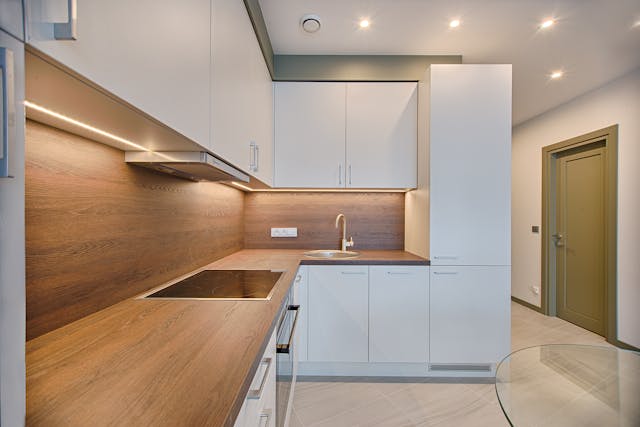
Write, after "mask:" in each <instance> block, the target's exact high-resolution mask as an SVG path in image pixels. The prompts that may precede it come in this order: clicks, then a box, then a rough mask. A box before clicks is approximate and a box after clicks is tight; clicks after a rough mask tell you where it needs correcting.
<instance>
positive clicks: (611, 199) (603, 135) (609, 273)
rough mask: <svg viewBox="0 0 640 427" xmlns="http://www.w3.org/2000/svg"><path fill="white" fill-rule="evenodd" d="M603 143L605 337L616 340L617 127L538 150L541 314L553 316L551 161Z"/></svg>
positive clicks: (610, 127) (619, 343)
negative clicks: (539, 162) (539, 165)
mask: <svg viewBox="0 0 640 427" xmlns="http://www.w3.org/2000/svg"><path fill="white" fill-rule="evenodd" d="M602 142H604V147H605V149H606V154H605V157H606V159H605V162H606V163H605V164H606V172H605V225H604V228H605V229H604V236H605V238H604V240H605V278H606V280H605V300H606V301H605V312H604V320H605V338H606V340H607V341H608V342H610V343H612V344H614V345H616V346H619V347H624V343H621V342H620V341H618V339H617V338H618V327H617V311H618V310H617V277H616V275H617V243H618V236H617V218H618V125H617V124H616V125H613V126H609V127H606V128H603V129H599V130H596V131H593V132H589V133H587V134H584V135H580V136H577V137H575V138H570V139H567V140H565V141H561V142H558V143H556V144H552V145H548V146H546V147H542V236H541V237H542V281H541V284H542V286H541V303H542V310H541V311H542V313H544V314H546V315H555V289H556V288H555V261H554V260H555V248H554V247H552V242H553V240H552V239H551V233H552V230H551V225H552V224H554V221H555V219H554V218H555V193H556V192H555V160H556V158H557V156H558V155H559V154H561V153H563V152H566V151H568V150H574V149H576V148H579V147H584V146H587V145H590V144H594V143H602Z"/></svg>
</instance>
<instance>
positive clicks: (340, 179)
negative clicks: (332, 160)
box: [338, 163, 342, 185]
mask: <svg viewBox="0 0 640 427" xmlns="http://www.w3.org/2000/svg"><path fill="white" fill-rule="evenodd" d="M338 185H342V163H340V164H339V165H338Z"/></svg>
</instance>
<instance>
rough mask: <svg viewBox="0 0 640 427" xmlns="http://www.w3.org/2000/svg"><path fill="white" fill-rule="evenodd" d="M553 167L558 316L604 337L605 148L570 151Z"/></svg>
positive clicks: (562, 155)
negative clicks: (554, 179)
mask: <svg viewBox="0 0 640 427" xmlns="http://www.w3.org/2000/svg"><path fill="white" fill-rule="evenodd" d="M555 166H556V168H555V169H556V221H555V223H556V229H555V233H554V234H553V235H552V239H553V242H554V243H555V246H556V313H557V315H558V317H560V318H562V319H565V320H567V321H569V322H571V323H574V324H576V325H578V326H580V327H582V328H585V329H588V330H590V331H592V332H595V333H597V334H600V335H604V334H605V315H606V312H605V310H606V309H605V307H606V306H605V301H606V298H605V296H606V293H605V292H606V288H605V284H606V268H605V267H606V246H605V245H606V242H605V220H606V215H605V208H606V206H605V202H606V200H605V196H606V188H605V178H606V149H605V148H604V147H603V146H602V145H596V146H594V148H591V149H581V150H579V151H578V152H576V151H575V150H569V151H568V152H567V153H564V154H559V155H558V157H557V158H556V165H555Z"/></svg>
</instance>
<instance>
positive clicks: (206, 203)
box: [26, 121, 244, 339]
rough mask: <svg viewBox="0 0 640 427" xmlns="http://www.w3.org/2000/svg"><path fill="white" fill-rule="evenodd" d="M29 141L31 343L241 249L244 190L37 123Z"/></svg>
mask: <svg viewBox="0 0 640 427" xmlns="http://www.w3.org/2000/svg"><path fill="white" fill-rule="evenodd" d="M26 141H27V142H26V257H27V260H26V263H27V265H26V268H27V339H31V338H34V337H37V336H39V335H41V334H43V333H46V332H48V331H51V330H53V329H55V328H58V327H60V326H63V325H65V324H67V323H69V322H72V321H74V320H76V319H79V318H81V317H84V316H86V315H88V314H91V313H93V312H96V311H98V310H100V309H102V308H105V307H107V306H110V305H112V304H115V303H117V302H119V301H121V300H123V299H125V298H129V297H131V296H134V295H136V294H138V293H140V292H143V291H145V290H148V289H150V288H152V287H154V286H158V285H160V284H162V283H163V282H166V281H168V280H171V279H173V278H175V277H177V276H179V275H181V274H185V273H187V272H189V271H191V270H193V269H196V268H198V267H201V266H202V265H205V264H207V263H209V262H212V261H214V260H216V259H218V258H221V257H223V256H226V255H228V254H231V253H233V252H235V251H237V250H240V249H242V245H243V204H244V195H243V193H242V192H240V191H238V190H235V189H232V188H229V187H227V186H224V185H221V184H216V183H194V182H190V181H185V180H181V179H178V178H173V177H171V176H168V175H163V174H160V173H156V172H153V171H150V170H146V169H142V168H139V167H136V166H129V165H127V164H126V163H125V162H124V153H123V152H122V151H119V150H116V149H114V148H111V147H108V146H106V145H102V144H98V143H95V142H93V141H90V140H87V139H84V138H82V137H78V136H75V135H72V134H69V133H66V132H63V131H60V130H57V129H54V128H51V127H49V126H45V125H42V124H39V123H36V122H32V121H28V122H27V135H26Z"/></svg>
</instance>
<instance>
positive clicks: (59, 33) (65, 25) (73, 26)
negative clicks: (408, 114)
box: [53, 0, 78, 40]
mask: <svg viewBox="0 0 640 427" xmlns="http://www.w3.org/2000/svg"><path fill="white" fill-rule="evenodd" d="M67 13H68V15H69V19H68V20H67V22H56V23H55V24H53V37H54V38H55V39H56V40H77V39H78V28H77V22H78V3H77V0H67Z"/></svg>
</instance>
